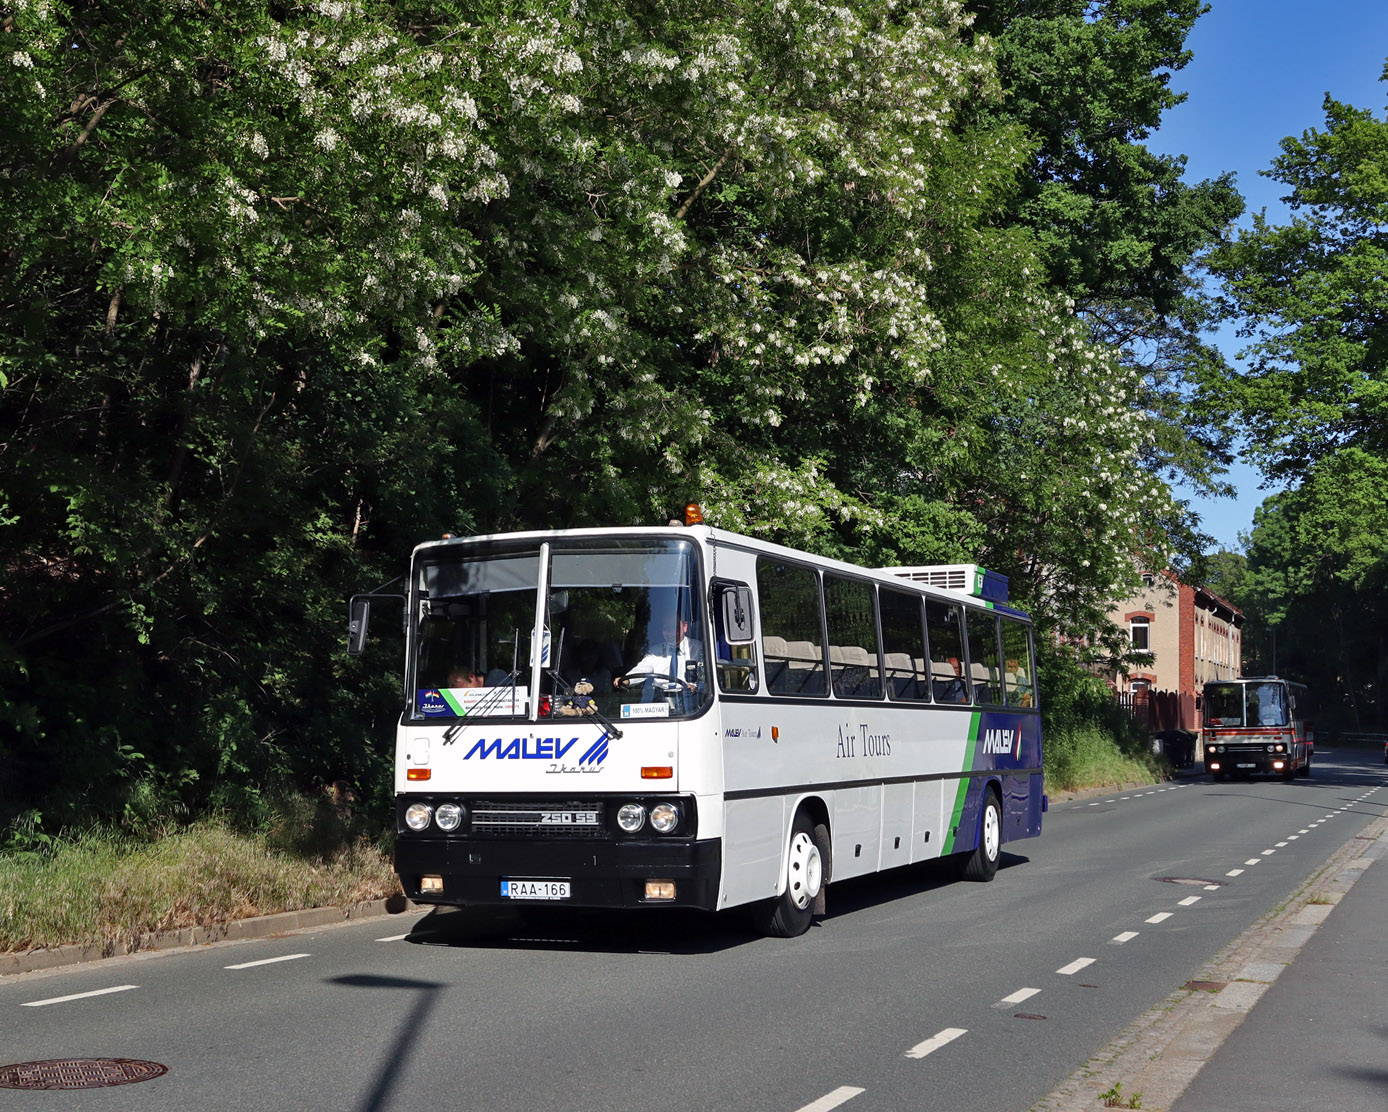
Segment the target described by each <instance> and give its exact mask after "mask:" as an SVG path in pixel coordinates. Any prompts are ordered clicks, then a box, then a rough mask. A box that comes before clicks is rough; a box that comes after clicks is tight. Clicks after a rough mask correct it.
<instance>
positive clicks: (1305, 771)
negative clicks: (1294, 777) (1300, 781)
mask: <svg viewBox="0 0 1388 1112" xmlns="http://www.w3.org/2000/svg"><path fill="white" fill-rule="evenodd" d="M1301 775H1302V776H1310V775H1311V758H1310V757H1307V758H1306V763H1305V764H1304V765H1302V766H1301Z"/></svg>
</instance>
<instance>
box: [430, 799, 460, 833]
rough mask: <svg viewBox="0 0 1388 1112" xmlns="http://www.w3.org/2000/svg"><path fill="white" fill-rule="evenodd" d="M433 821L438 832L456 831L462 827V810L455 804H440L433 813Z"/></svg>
mask: <svg viewBox="0 0 1388 1112" xmlns="http://www.w3.org/2000/svg"><path fill="white" fill-rule="evenodd" d="M434 821H435V822H436V823H438V824H439V829H440V830H446V831H453V830H457V829H458V827H459V826H461V825H462V821H463V809H462V808H461V807H459V806H458V805H457V804H456V803H440V804H439V809H438V810H437V811H435V812H434Z"/></svg>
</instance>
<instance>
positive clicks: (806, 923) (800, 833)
mask: <svg viewBox="0 0 1388 1112" xmlns="http://www.w3.org/2000/svg"><path fill="white" fill-rule="evenodd" d="M828 861H829V831H828V828H827V827H825V826H824V825H823V824H822V823H815V822H814V821H812V820H811V819H810V816H809V815H807V814H805V812H804V811H801V812H800V813H799V814H797V815H796V816H795V821H794V822H793V823H792V824H791V827H790V844H789V845H788V846H787V848H786V876H785V882H786V886H785V891H784V892H782V893H781V894H780V895H779V896H777V897H776V899H775V901H774V902H773V903H772V906H771V915H770V918H769V920H768V921H767V923H766V933H767V934H771V935H775V936H776V937H778V938H794V937H795V936H796V935H800V934H804V933H805V932H806V931H807V930H809V929H810V923H811V922H812V921H813V920H814V913H815V909H816V905H817V904H818V903H819V897H820V893H821V892H822V891H823V888H824V882H825V879H826V876H827V873H828V867H827V866H828Z"/></svg>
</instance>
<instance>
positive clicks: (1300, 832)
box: [1297, 830, 1311, 834]
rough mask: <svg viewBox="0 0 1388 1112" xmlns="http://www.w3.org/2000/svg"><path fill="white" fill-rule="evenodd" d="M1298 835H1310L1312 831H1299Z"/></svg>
mask: <svg viewBox="0 0 1388 1112" xmlns="http://www.w3.org/2000/svg"><path fill="white" fill-rule="evenodd" d="M1297 833H1298V834H1309V833H1311V831H1309V830H1298V831H1297Z"/></svg>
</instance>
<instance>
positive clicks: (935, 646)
mask: <svg viewBox="0 0 1388 1112" xmlns="http://www.w3.org/2000/svg"><path fill="white" fill-rule="evenodd" d="M925 626H926V633H927V636H928V637H929V639H930V685H931V688H932V690H933V692H934V694H935V701H936V702H937V703H967V702H969V686H968V684H966V683H965V682H964V671H963V663H962V662H963V660H964V611H963V607H961V606H957V605H954V604H953V603H947V602H936V601H935V600H934V599H926V602H925Z"/></svg>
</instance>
